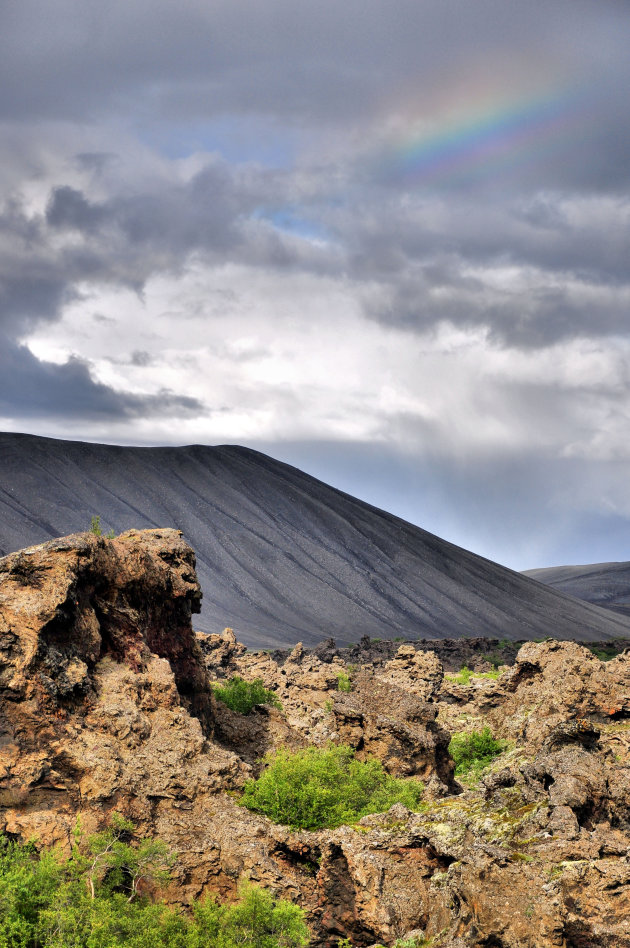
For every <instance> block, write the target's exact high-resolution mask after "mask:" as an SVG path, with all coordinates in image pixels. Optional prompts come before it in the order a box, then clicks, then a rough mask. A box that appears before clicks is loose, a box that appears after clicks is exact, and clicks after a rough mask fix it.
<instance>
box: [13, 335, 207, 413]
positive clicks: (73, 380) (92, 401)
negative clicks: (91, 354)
mask: <svg viewBox="0 0 630 948" xmlns="http://www.w3.org/2000/svg"><path fill="white" fill-rule="evenodd" d="M203 410H204V406H203V405H202V404H201V403H200V402H199V401H198V400H197V399H195V398H186V397H182V396H177V395H174V394H173V393H172V392H168V391H163V392H160V393H158V394H157V395H147V396H142V395H133V394H129V393H126V392H119V391H114V390H113V389H112V388H110V387H108V386H107V385H103V384H101V383H100V382H96V381H95V380H94V379H93V378H92V376H91V374H90V369H89V365H88V364H87V363H86V362H84V361H83V360H82V359H78V358H71V359H69V360H68V361H67V362H65V363H63V364H61V365H57V364H55V363H52V362H45V361H42V360H40V359H37V358H36V357H35V356H34V355H33V353H32V352H30V351H29V349H27V348H26V346H19V345H16V344H15V343H14V342H12V341H11V339H9V338H8V337H7V336H5V335H3V334H0V414H9V415H10V414H18V415H19V417H22V418H29V417H37V418H59V417H63V418H68V419H74V420H76V419H85V420H86V421H90V420H91V421H96V420H104V419H109V420H118V419H122V418H134V417H146V416H148V417H151V416H153V415H157V416H163V415H177V416H179V417H181V416H182V415H183V416H187V415H198V414H199V413H200V412H202V411H203Z"/></svg>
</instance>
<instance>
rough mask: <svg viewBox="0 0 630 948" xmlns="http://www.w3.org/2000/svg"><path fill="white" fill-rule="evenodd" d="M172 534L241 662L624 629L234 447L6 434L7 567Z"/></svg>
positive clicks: (209, 624)
mask: <svg viewBox="0 0 630 948" xmlns="http://www.w3.org/2000/svg"><path fill="white" fill-rule="evenodd" d="M93 514H99V515H100V516H101V519H102V524H103V527H104V529H105V530H108V529H109V528H113V529H114V530H115V531H116V532H117V533H118V532H121V531H122V530H125V529H129V528H130V527H138V528H142V527H156V526H158V527H169V526H174V527H178V528H180V529H181V530H182V531H183V532H184V534H185V536H186V538H187V540H188V541H189V542H190V543H191V544H192V546H193V547H194V549H195V550H196V552H197V569H198V574H199V578H200V581H201V585H202V588H203V590H204V605H203V609H202V613H201V616H199V617H196V619H195V624H196V626H197V627H198V628H199V629H201V630H204V631H218V630H220V629H222V628H223V627H224V626H227V625H229V626H232V627H234V628H235V629H236V630H237V632H238V636H239V638H240V639H241V640H242V641H244V642H245V643H246V644H248V645H249V646H253V647H263V646H274V645H287V644H293V643H295V642H297V641H298V640H301V641H303V642H304V643H305V644H314V643H316V642H318V641H320V640H321V639H323V638H326V637H328V636H333V637H334V638H336V639H337V640H338V642H340V643H347V642H356V641H357V640H358V639H359V638H360V637H361V636H362V635H366V634H367V635H371V636H372V637H377V636H380V637H382V638H394V637H396V636H403V637H405V638H446V637H449V638H453V637H459V636H465V635H485V636H490V637H498V638H508V639H527V638H542V637H544V636H547V635H553V636H555V637H556V638H572V639H577V640H583V641H588V640H595V639H605V638H609V637H616V636H622V637H630V618H625V617H624V616H622V615H617V614H615V613H614V612H610V611H606V610H602V609H599V608H597V607H596V606H592V605H589V604H586V603H583V602H578V601H577V600H575V599H573V598H570V597H568V596H565V595H564V594H563V593H561V592H559V591H557V590H555V589H553V588H550V587H548V586H544V585H542V584H540V583H538V582H536V581H534V580H533V579H531V578H529V577H526V576H523V575H521V574H518V573H514V572H512V571H511V570H508V569H505V568H504V567H502V566H498V565H497V564H495V563H492V562H490V561H488V560H486V559H483V558H482V557H479V556H475V555H474V554H473V553H469V552H467V551H466V550H462V549H460V548H459V547H456V546H453V545H452V544H450V543H447V542H445V541H444V540H441V539H439V538H438V537H436V536H434V535H432V534H430V533H427V532H426V531H424V530H421V529H420V528H418V527H415V526H412V525H411V524H409V523H406V522H405V521H403V520H400V519H398V518H397V517H393V516H391V515H390V514H388V513H385V512H384V511H382V510H378V509H376V508H374V507H371V506H370V505H368V504H365V503H363V502H362V501H359V500H356V499H355V498H353V497H350V496H349V495H347V494H344V493H342V492H340V491H338V490H335V489H334V488H332V487H328V486H327V485H326V484H323V483H322V482H321V481H318V480H316V479H315V478H312V477H310V476H309V475H307V474H304V473H303V472H301V471H299V470H297V469H296V468H293V467H290V466H288V465H286V464H282V463H281V462H279V461H275V460H273V459H271V458H269V457H267V456H265V455H263V454H259V453H257V452H255V451H251V450H249V449H247V448H242V447H235V446H221V447H204V446H200V445H192V446H187V447H182V448H123V447H116V446H106V445H96V444H85V443H81V442H67V441H54V440H51V439H47V438H36V437H33V436H30V435H18V434H0V555H3V554H6V553H9V552H12V551H14V550H17V549H20V548H22V547H24V546H27V545H30V544H35V543H39V542H42V541H43V540H47V539H50V538H51V537H54V536H59V535H63V534H67V533H72V532H75V531H79V530H84V529H86V528H87V527H88V526H89V523H90V518H91V516H92V515H93Z"/></svg>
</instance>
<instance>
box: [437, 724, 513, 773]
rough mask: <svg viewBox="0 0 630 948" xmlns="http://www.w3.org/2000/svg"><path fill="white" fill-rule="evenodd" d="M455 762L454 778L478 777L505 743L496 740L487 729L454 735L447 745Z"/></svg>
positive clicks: (499, 752)
mask: <svg viewBox="0 0 630 948" xmlns="http://www.w3.org/2000/svg"><path fill="white" fill-rule="evenodd" d="M448 750H449V754H450V755H451V757H452V758H453V760H454V761H455V776H456V777H461V776H471V777H476V776H478V775H479V774H480V773H481V771H482V770H483V769H484V767H487V766H488V764H490V763H492V761H493V760H494V758H495V757H498V756H499V754H502V753H503V751H504V750H505V742H504V741H500V740H496V739H495V737H494V736H493V734H492V731H491V730H490V728H489V727H487V726H486V727H484V728H483V729H482V730H481V731H469V732H461V733H459V734H454V735H453V737H452V738H451V742H450V744H449V745H448Z"/></svg>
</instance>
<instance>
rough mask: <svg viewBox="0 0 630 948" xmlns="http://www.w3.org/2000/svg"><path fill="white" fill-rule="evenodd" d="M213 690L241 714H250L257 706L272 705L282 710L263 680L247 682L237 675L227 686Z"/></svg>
mask: <svg viewBox="0 0 630 948" xmlns="http://www.w3.org/2000/svg"><path fill="white" fill-rule="evenodd" d="M212 690H213V691H214V694H215V696H216V697H217V698H218V699H219V701H222V702H223V704H226V705H227V706H228V708H231V710H232V711H237V712H238V713H239V714H250V713H251V712H252V711H253V709H254V708H255V707H256V705H257V704H270V705H272V706H273V707H274V708H278V709H281V708H282V705H281V704H280V701H279V700H278V697H277V695H276V694H275V692H273V691H270V690H269V689H268V688H265V686H264V684H263V680H262V678H255V679H254V681H245V679H244V678H241V677H240V676H239V675H235V676H234V677H233V678H230V680H229V681H228V682H227V683H226V684H225V685H213V689H212Z"/></svg>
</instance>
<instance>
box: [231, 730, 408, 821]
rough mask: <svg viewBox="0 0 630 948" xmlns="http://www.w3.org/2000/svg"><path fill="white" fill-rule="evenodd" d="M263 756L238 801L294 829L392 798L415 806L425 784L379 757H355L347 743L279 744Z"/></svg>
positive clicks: (380, 808) (379, 806)
mask: <svg viewBox="0 0 630 948" xmlns="http://www.w3.org/2000/svg"><path fill="white" fill-rule="evenodd" d="M265 760H266V763H267V767H266V769H265V770H264V771H263V773H262V774H261V776H260V777H259V778H258V779H257V780H249V781H248V782H247V783H246V784H245V789H244V793H243V796H242V803H243V804H244V805H245V806H246V807H248V808H249V809H250V810H256V811H257V812H259V813H264V814H265V816H268V817H269V818H270V819H272V820H274V822H276V823H283V824H285V825H287V826H291V827H294V828H296V829H321V828H322V827H328V828H330V829H332V828H334V827H335V826H341V825H342V824H343V823H354V822H356V821H357V820H359V819H360V818H361V817H362V816H366V815H367V814H368V813H382V812H384V811H385V810H388V809H389V808H390V807H391V806H392V805H393V804H394V803H402V804H404V805H405V806H407V807H409V809H417V808H418V805H419V803H420V800H421V797H422V792H423V789H424V787H423V785H422V784H421V783H420V782H419V781H418V780H415V779H413V778H410V779H407V780H403V779H399V778H396V777H392V776H391V775H390V774H388V773H386V772H385V770H384V769H383V765H382V764H381V762H380V761H379V760H376V759H374V758H373V759H370V760H366V761H359V760H357V759H356V758H355V754H354V751H353V750H352V748H351V747H347V746H345V745H340V746H329V747H327V748H319V747H307V748H305V749H304V750H300V751H297V752H296V753H291V752H289V751H288V750H279V751H277V752H276V753H275V754H272V755H269V756H268V757H266V758H265Z"/></svg>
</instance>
